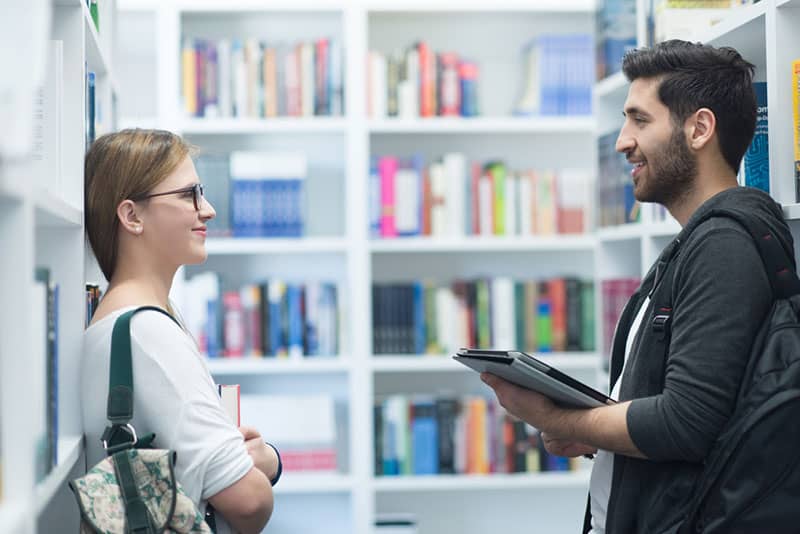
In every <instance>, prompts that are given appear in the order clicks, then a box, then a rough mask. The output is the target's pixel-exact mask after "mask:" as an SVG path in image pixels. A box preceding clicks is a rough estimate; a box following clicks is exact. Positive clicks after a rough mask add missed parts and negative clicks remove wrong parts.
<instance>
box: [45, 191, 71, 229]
mask: <svg viewBox="0 0 800 534" xmlns="http://www.w3.org/2000/svg"><path fill="white" fill-rule="evenodd" d="M34 197H35V205H36V224H37V226H40V227H53V226H55V227H80V226H81V225H82V224H83V213H82V212H81V210H79V209H78V208H76V207H75V206H72V205H71V204H69V203H68V202H66V201H65V200H62V199H61V198H59V197H58V196H56V195H54V194H53V193H51V192H49V191H43V190H40V191H39V192H38V193H36V194H35V195H34Z"/></svg>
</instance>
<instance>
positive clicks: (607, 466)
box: [589, 297, 650, 534]
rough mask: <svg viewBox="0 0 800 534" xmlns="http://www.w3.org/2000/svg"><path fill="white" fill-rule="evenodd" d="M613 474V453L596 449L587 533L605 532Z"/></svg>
mask: <svg viewBox="0 0 800 534" xmlns="http://www.w3.org/2000/svg"><path fill="white" fill-rule="evenodd" d="M649 304H650V298H649V297H648V298H646V299H645V301H644V302H643V303H642V305H641V307H640V308H639V311H638V312H637V313H636V317H635V318H634V319H633V323H632V324H631V329H630V331H629V332H628V339H626V340H625V362H624V363H623V364H622V372H620V374H619V377H618V378H617V381H616V382H615V383H614V387H613V388H612V390H611V398H612V399H614V400H617V399H618V398H619V389H620V384H622V374H623V373H624V372H625V365H627V363H628V356H630V354H631V346H632V345H633V340H634V339H636V333H637V332H638V331H639V327H640V326H641V324H642V319H643V318H644V312H645V311H646V310H647V306H648V305H649ZM613 474H614V453H613V452H608V451H604V450H598V451H597V454H596V455H595V456H594V465H593V466H592V477H591V479H590V480H589V496H590V498H591V502H590V505H589V506H590V510H591V513H592V530H590V531H589V534H605V531H606V512H607V511H608V498H609V496H610V495H611V479H612V477H613Z"/></svg>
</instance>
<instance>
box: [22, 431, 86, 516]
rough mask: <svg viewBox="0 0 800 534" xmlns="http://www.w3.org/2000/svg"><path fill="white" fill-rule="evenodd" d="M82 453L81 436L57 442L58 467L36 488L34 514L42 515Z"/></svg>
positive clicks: (67, 437)
mask: <svg viewBox="0 0 800 534" xmlns="http://www.w3.org/2000/svg"><path fill="white" fill-rule="evenodd" d="M82 452H83V436H66V437H62V438H59V440H58V465H57V466H56V467H54V468H53V470H52V471H51V472H50V473H49V474H48V475H47V478H45V479H44V480H43V481H42V482H41V483H40V484H39V485H37V486H36V491H35V494H34V502H35V505H36V514H37V515H38V514H40V513H42V511H43V510H44V509H45V508H46V507H47V505H48V503H49V502H50V500H51V499H52V498H53V496H54V495H55V494H56V492H57V491H58V490H59V488H60V487H61V486H62V485H63V484H64V482H66V481H67V480H66V479H67V477H68V476H69V474H70V472H71V471H72V468H73V467H75V464H76V463H77V462H78V459H79V458H80V457H81V453H82Z"/></svg>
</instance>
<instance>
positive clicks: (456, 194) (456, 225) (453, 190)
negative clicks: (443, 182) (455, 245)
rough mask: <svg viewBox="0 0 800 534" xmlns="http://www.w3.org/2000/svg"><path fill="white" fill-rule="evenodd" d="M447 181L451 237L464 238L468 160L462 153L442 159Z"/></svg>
mask: <svg viewBox="0 0 800 534" xmlns="http://www.w3.org/2000/svg"><path fill="white" fill-rule="evenodd" d="M442 161H443V163H444V169H445V175H446V177H447V178H446V179H447V226H448V232H447V233H448V234H449V235H451V236H463V235H464V233H465V232H464V227H465V226H466V219H465V212H464V204H465V198H464V197H465V195H466V187H467V160H466V158H465V157H464V154H462V153H460V152H450V153H448V154H445V155H444V157H443V158H442Z"/></svg>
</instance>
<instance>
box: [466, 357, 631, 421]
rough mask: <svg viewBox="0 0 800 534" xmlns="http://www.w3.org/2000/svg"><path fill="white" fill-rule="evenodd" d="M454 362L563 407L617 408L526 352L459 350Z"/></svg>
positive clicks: (614, 402)
mask: <svg viewBox="0 0 800 534" xmlns="http://www.w3.org/2000/svg"><path fill="white" fill-rule="evenodd" d="M453 359H454V360H456V361H457V362H459V363H462V364H464V365H466V366H467V367H469V368H471V369H474V370H475V371H478V372H479V373H483V372H487V373H491V374H493V375H497V376H499V377H501V378H504V379H506V380H508V381H509V382H513V383H514V384H517V385H518V386H522V387H524V388H527V389H530V390H533V391H537V392H539V393H541V394H542V395H545V396H547V397H549V398H550V399H552V400H553V402H555V403H556V404H560V405H562V406H569V407H574V408H594V407H597V406H607V405H611V404H616V401H615V400H613V399H612V398H611V397H609V396H607V395H605V394H604V393H601V392H599V391H597V390H596V389H594V388H592V387H590V386H587V385H586V384H584V383H583V382H581V381H579V380H576V379H574V378H572V377H571V376H569V375H567V374H565V373H563V372H561V371H559V370H558V369H556V368H555V367H552V366H550V365H548V364H547V363H545V362H543V361H542V360H540V359H538V358H535V357H533V356H531V355H530V354H526V353H524V352H520V351H505V350H480V349H459V350H458V352H457V353H456V354H455V355H454V356H453Z"/></svg>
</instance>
